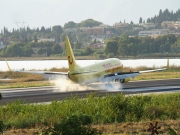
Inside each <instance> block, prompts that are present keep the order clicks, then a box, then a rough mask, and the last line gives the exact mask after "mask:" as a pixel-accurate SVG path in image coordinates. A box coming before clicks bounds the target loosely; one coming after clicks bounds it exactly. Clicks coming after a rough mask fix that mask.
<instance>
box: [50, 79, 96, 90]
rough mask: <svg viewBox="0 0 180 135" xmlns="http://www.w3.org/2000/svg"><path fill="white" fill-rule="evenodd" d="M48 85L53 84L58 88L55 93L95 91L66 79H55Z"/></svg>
mask: <svg viewBox="0 0 180 135" xmlns="http://www.w3.org/2000/svg"><path fill="white" fill-rule="evenodd" d="M50 83H52V84H55V86H56V87H57V88H58V89H57V90H54V91H55V92H67V91H83V90H95V89H92V88H91V87H88V86H85V85H81V84H77V83H74V82H73V81H71V80H69V79H68V78H66V77H61V78H57V79H55V80H52V81H50Z"/></svg>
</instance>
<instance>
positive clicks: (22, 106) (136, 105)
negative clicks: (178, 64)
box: [0, 93, 180, 133]
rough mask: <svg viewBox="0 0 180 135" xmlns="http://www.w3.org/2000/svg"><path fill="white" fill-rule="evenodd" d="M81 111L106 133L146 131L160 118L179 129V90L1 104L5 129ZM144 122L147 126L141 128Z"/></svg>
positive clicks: (42, 124) (43, 122)
mask: <svg viewBox="0 0 180 135" xmlns="http://www.w3.org/2000/svg"><path fill="white" fill-rule="evenodd" d="M79 114H85V115H88V116H90V117H91V118H92V120H93V124H94V125H95V127H97V128H99V129H101V130H103V132H104V133H109V132H111V133H114V132H117V133H126V132H127V131H128V132H130V131H131V132H132V131H133V132H136V133H137V132H140V131H141V132H143V131H144V130H145V129H146V130H147V127H148V124H149V122H151V121H159V122H160V123H161V124H160V125H162V123H163V122H164V123H165V124H170V123H176V124H175V125H172V126H174V127H175V129H176V130H177V131H178V132H180V129H178V128H177V127H178V126H179V125H180V93H172V94H161V95H144V96H142V95H138V96H137V95H136V96H128V97H126V96H125V95H122V94H117V95H106V96H105V97H103V98H102V97H100V96H97V95H96V93H92V94H90V95H88V96H87V97H86V98H85V99H84V100H82V99H80V98H79V97H77V96H73V97H71V98H68V99H66V100H63V101H61V102H58V101H53V102H52V103H51V104H40V105H36V104H26V103H23V102H21V101H16V102H12V103H8V104H7V105H6V106H3V107H2V106H1V107H0V120H1V121H3V122H4V125H5V127H6V130H8V129H19V128H22V129H24V128H34V127H39V128H42V127H46V126H50V125H53V124H54V123H58V122H59V121H61V120H62V119H63V118H67V117H69V116H72V115H79ZM171 121H173V122H171ZM138 124H139V126H138ZM106 125H111V126H106ZM142 126H144V127H143V128H144V129H141V127H142ZM133 128H134V129H133ZM121 130H122V131H121ZM134 130H136V131H134ZM166 131H167V130H166ZM144 132H145V131H144ZM146 132H147V131H146Z"/></svg>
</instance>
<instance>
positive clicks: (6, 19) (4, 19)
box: [0, 0, 180, 30]
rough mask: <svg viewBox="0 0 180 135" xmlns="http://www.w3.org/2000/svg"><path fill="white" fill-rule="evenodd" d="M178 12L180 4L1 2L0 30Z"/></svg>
mask: <svg viewBox="0 0 180 135" xmlns="http://www.w3.org/2000/svg"><path fill="white" fill-rule="evenodd" d="M160 9H162V11H164V10H165V9H168V10H170V11H173V12H175V11H177V10H178V9H180V0H0V29H3V27H6V28H8V29H9V30H11V29H12V28H18V27H21V26H25V27H27V26H29V27H30V28H38V27H39V28H41V27H42V26H44V27H45V28H49V27H52V26H54V25H61V26H62V27H63V26H64V24H65V23H67V22H69V21H74V22H75V23H79V22H81V21H83V20H86V19H94V20H97V21H100V22H102V23H104V24H108V25H111V26H112V25H113V24H114V23H116V22H120V21H122V22H124V20H125V21H126V22H127V23H130V21H133V22H134V23H138V22H139V18H140V17H142V19H143V20H145V21H146V20H147V18H149V17H154V16H155V15H158V14H159V10H160Z"/></svg>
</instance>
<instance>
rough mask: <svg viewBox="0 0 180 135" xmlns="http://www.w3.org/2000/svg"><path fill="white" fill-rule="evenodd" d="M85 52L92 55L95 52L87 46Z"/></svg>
mask: <svg viewBox="0 0 180 135" xmlns="http://www.w3.org/2000/svg"><path fill="white" fill-rule="evenodd" d="M84 53H85V55H91V54H92V53H93V51H92V49H91V48H89V47H86V48H85V51H84Z"/></svg>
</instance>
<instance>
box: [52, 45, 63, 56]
mask: <svg viewBox="0 0 180 135" xmlns="http://www.w3.org/2000/svg"><path fill="white" fill-rule="evenodd" d="M62 52H63V49H62V47H61V46H60V45H59V44H57V43H56V44H54V45H53V47H52V53H53V54H60V53H62Z"/></svg>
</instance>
